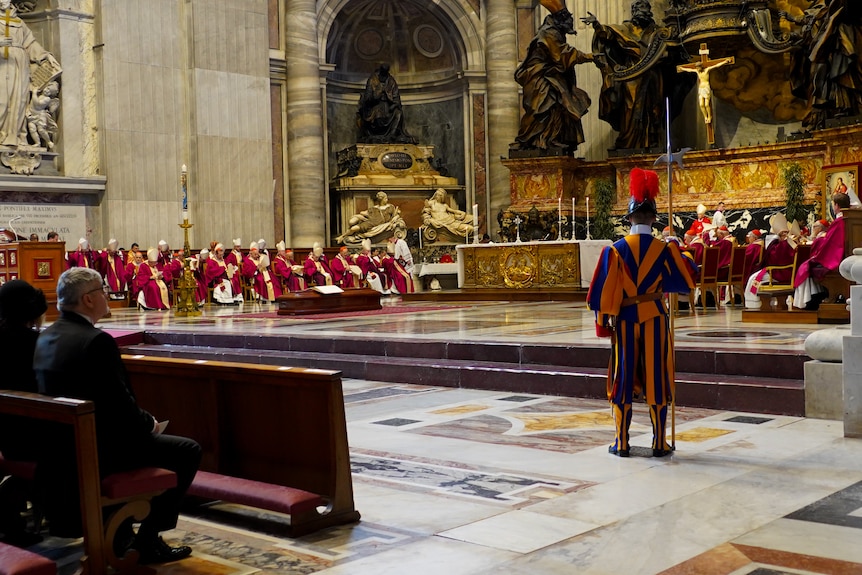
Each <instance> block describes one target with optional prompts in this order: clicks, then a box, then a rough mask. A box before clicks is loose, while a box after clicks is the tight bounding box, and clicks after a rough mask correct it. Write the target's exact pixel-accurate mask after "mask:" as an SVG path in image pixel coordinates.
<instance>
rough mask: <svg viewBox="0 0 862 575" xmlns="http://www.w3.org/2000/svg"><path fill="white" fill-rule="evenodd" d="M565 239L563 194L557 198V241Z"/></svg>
mask: <svg viewBox="0 0 862 575" xmlns="http://www.w3.org/2000/svg"><path fill="white" fill-rule="evenodd" d="M562 240H563V195H562V194H560V197H559V198H557V241H558V242H559V241H562Z"/></svg>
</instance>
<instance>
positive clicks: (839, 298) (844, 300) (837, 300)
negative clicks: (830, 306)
mask: <svg viewBox="0 0 862 575" xmlns="http://www.w3.org/2000/svg"><path fill="white" fill-rule="evenodd" d="M835 303H847V298H846V297H844V294H843V293H840V294H838V295H837V296H835Z"/></svg>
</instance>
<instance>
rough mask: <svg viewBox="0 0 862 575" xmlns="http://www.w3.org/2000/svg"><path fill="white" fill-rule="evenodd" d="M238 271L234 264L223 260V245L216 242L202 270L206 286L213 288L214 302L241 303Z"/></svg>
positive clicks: (225, 303) (224, 303)
mask: <svg viewBox="0 0 862 575" xmlns="http://www.w3.org/2000/svg"><path fill="white" fill-rule="evenodd" d="M238 271H239V270H237V268H236V266H235V265H233V264H231V263H228V262H227V261H225V256H224V246H223V245H222V244H220V243H217V244H216V245H215V248H214V249H213V250H212V251H211V252H210V257H209V260H208V261H207V264H206V269H205V270H204V277H205V278H206V283H207V286H209V287H211V288H212V289H213V300H215V302H216V303H220V304H223V305H230V304H235V303H242V286H241V285H240V281H239V273H238Z"/></svg>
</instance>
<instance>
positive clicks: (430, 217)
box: [422, 188, 473, 243]
mask: <svg viewBox="0 0 862 575" xmlns="http://www.w3.org/2000/svg"><path fill="white" fill-rule="evenodd" d="M422 225H423V226H424V228H425V229H424V230H423V232H422V234H423V238H424V240H425V241H427V242H428V243H433V242H436V241H451V242H463V241H465V240H466V237H467V234H472V233H473V216H472V215H469V214H467V213H466V212H463V211H461V210H459V209H456V208H453V207H452V206H451V205H450V204H449V198H448V194H447V193H446V190H444V189H443V188H439V189H438V190H437V191H436V192H434V195H433V196H431V197H430V198H429V199H427V200H425V207H424V208H423V209H422Z"/></svg>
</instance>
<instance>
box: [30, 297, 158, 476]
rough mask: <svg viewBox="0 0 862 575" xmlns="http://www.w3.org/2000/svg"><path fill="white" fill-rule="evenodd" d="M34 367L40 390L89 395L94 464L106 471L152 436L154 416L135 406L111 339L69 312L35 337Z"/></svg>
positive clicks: (118, 352) (115, 466)
mask: <svg viewBox="0 0 862 575" xmlns="http://www.w3.org/2000/svg"><path fill="white" fill-rule="evenodd" d="M33 369H34V370H35V371H36V380H37V382H38V385H39V391H40V393H44V394H46V395H52V396H63V397H74V398H77V399H88V400H90V401H92V402H93V403H94V404H95V407H96V440H97V442H98V445H99V467H100V468H101V470H102V473H103V474H105V473H110V472H112V471H113V470H115V469H117V468H121V467H124V466H125V463H124V462H125V461H128V459H129V458H130V457H134V451H135V446H136V445H140V444H141V443H143V442H146V441H147V440H151V438H152V435H151V432H152V429H153V416H152V415H150V414H149V413H147V412H146V411H145V410H143V409H141V408H140V407H138V404H137V402H136V400H135V395H134V393H132V390H131V388H130V387H129V385H128V377H127V375H126V368H125V366H124V365H123V361H122V358H121V357H120V349H119V348H118V347H117V343H116V342H115V341H114V338H113V337H111V336H110V335H109V334H107V333H105V332H104V331H102V330H100V329H98V328H97V327H95V326H93V325H91V324H90V322H88V321H87V320H86V319H85V318H84V317H82V316H80V315H78V314H76V313H70V312H63V313H61V316H60V318H59V319H58V320H57V321H56V322H54V324H52V325H51V326H50V327H49V328H48V329H46V330H45V331H44V332H42V334H41V335H40V336H39V340H38V341H37V342H36V353H35V356H34V358H33Z"/></svg>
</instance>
